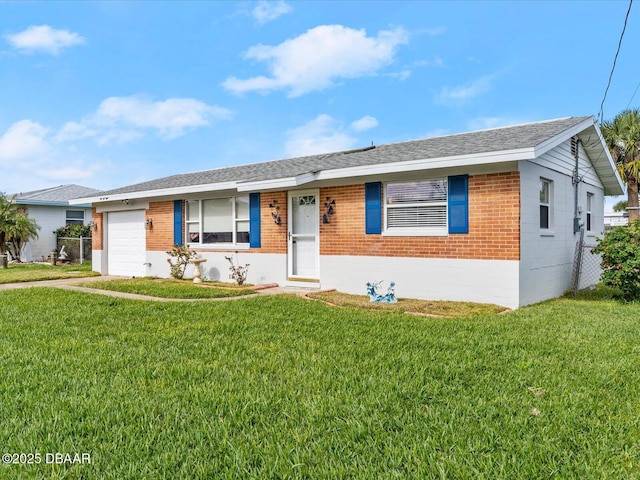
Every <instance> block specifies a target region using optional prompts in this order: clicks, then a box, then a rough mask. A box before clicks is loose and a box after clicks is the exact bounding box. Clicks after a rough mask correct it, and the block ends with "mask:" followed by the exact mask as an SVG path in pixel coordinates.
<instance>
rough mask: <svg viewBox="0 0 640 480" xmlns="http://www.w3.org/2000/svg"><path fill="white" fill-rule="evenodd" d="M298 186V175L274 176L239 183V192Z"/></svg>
mask: <svg viewBox="0 0 640 480" xmlns="http://www.w3.org/2000/svg"><path fill="white" fill-rule="evenodd" d="M296 186H298V184H297V183H296V177H285V178H273V179H271V180H257V181H253V182H241V183H238V192H255V191H258V190H273V189H279V188H289V187H296Z"/></svg>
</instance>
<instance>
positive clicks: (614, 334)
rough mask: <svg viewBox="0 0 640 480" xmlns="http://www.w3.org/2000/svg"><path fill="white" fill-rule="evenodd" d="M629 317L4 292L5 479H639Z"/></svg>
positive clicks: (613, 307)
mask: <svg viewBox="0 0 640 480" xmlns="http://www.w3.org/2000/svg"><path fill="white" fill-rule="evenodd" d="M638 318H640V305H638V304H623V303H617V302H615V301H609V300H607V301H577V300H569V299H560V300H556V301H552V302H547V303H543V304H540V305H536V306H533V307H528V308H523V309H520V310H518V311H516V312H513V313H509V314H507V315H484V316H475V317H473V318H471V319H465V318H458V319H451V318H447V319H441V318H429V317H416V316H407V315H402V314H399V313H394V312H383V311H366V310H356V309H336V308H332V307H328V306H326V305H323V304H322V303H319V302H310V301H307V300H304V299H300V298H296V297H293V296H270V295H269V296H266V295H265V296H258V295H256V296H255V297H254V298H247V299H243V300H239V301H234V302H216V303H156V302H146V301H133V300H125V299H119V298H111V297H105V296H101V295H93V294H85V293H81V292H75V291H67V290H59V289H48V288H32V289H26V290H11V291H4V292H0V364H1V365H2V372H3V373H2V374H3V379H2V382H0V418H2V422H0V445H2V448H3V453H39V454H40V455H41V456H42V457H41V458H42V463H41V464H39V465H18V464H4V465H2V466H0V478H2V479H5V478H6V479H13V478H25V479H26V478H47V479H51V478H55V479H61V478H74V479H93V478H101V479H140V478H149V479H151V478H154V479H155V478H158V479H165V478H166V479H168V478H171V479H195V478H260V479H262V478H326V479H334V478H358V479H359V478H361V479H371V478H376V479H385V478H434V479H436V478H437V479H440V478H455V479H477V478H486V479H532V478H535V479H539V478H563V479H566V478H576V479H578V478H579V479H584V478H638V477H640V415H639V404H640V403H639V400H638V392H639V391H640V350H639V345H640V341H639V340H640V321H638ZM50 452H59V453H69V454H74V453H79V454H82V453H88V454H90V458H91V463H90V464H76V465H72V464H62V465H51V464H45V462H44V460H45V458H46V457H45V454H46V453H50Z"/></svg>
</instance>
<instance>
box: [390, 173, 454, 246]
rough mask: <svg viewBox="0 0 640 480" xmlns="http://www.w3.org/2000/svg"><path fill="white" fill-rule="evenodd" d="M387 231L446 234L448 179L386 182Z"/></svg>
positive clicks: (394, 233)
mask: <svg viewBox="0 0 640 480" xmlns="http://www.w3.org/2000/svg"><path fill="white" fill-rule="evenodd" d="M384 187H385V188H384V221H385V233H386V234H390V235H447V179H442V178H441V179H433V180H420V181H410V182H394V183H386V184H385V186H384Z"/></svg>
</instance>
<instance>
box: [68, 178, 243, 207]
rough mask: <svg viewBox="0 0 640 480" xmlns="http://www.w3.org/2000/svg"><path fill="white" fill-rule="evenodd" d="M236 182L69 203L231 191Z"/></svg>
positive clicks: (142, 191)
mask: <svg viewBox="0 0 640 480" xmlns="http://www.w3.org/2000/svg"><path fill="white" fill-rule="evenodd" d="M237 185H238V184H237V182H222V183H207V184H202V185H188V186H184V187H174V188H162V189H159V190H141V191H139V192H129V193H117V194H113V195H104V196H99V197H87V198H75V199H73V200H70V201H69V203H70V204H72V205H76V204H78V203H89V202H90V203H101V202H113V201H117V200H133V199H137V198H155V197H168V196H175V195H189V194H192V193H200V192H215V191H218V190H233V189H235V188H237Z"/></svg>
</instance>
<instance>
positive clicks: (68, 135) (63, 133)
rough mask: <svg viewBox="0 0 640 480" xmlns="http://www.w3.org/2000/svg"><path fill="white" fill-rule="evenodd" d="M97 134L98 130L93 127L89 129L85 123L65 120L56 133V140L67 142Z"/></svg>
mask: <svg viewBox="0 0 640 480" xmlns="http://www.w3.org/2000/svg"><path fill="white" fill-rule="evenodd" d="M97 134H98V132H97V131H96V130H95V129H91V128H89V127H88V126H87V125H83V124H82V123H78V122H67V123H65V124H64V126H63V127H62V128H61V129H60V131H59V132H58V135H56V140H57V141H58V142H69V141H73V140H81V139H83V138H87V137H93V136H95V135H97Z"/></svg>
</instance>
